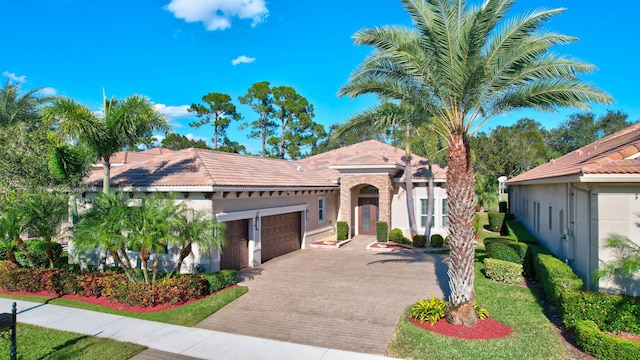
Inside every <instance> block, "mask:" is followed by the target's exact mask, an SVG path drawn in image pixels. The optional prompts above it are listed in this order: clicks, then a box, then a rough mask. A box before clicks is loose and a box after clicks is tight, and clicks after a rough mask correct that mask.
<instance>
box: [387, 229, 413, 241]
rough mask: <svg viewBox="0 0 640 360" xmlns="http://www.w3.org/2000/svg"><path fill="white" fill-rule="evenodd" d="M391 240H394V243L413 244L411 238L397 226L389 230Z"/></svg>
mask: <svg viewBox="0 0 640 360" xmlns="http://www.w3.org/2000/svg"><path fill="white" fill-rule="evenodd" d="M389 241H393V242H394V243H397V244H407V245H410V244H411V240H409V239H408V238H407V237H405V236H404V234H403V233H402V230H400V229H398V228H395V229H393V230H391V231H389Z"/></svg>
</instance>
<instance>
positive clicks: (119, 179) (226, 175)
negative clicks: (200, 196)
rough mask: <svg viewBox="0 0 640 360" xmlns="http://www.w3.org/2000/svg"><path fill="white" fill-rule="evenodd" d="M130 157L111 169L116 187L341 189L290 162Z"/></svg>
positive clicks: (222, 156) (92, 180) (228, 156)
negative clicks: (133, 158) (330, 187)
mask: <svg viewBox="0 0 640 360" xmlns="http://www.w3.org/2000/svg"><path fill="white" fill-rule="evenodd" d="M164 150H166V149H164ZM130 155H131V154H126V156H125V157H126V159H127V161H125V163H124V164H123V165H121V166H113V167H111V184H112V186H247V187H249V186H255V187H327V186H334V187H335V186H337V185H336V184H335V183H333V182H331V181H329V180H327V179H325V178H324V177H322V176H320V175H319V174H317V173H315V172H313V171H305V170H304V169H302V168H301V167H300V165H299V164H297V163H295V162H292V161H288V160H279V159H268V158H260V157H255V156H247V155H239V154H232V153H225V152H219V151H213V150H202V149H183V150H179V151H170V150H169V151H157V152H154V153H147V154H145V155H143V156H142V157H138V158H137V159H136V160H138V161H135V162H134V161H131V159H132V157H131V156H130ZM138 155H140V154H138ZM119 156H120V155H118V156H116V158H119ZM102 176H103V172H102V169H96V170H94V171H93V172H92V173H91V174H90V175H89V178H88V179H87V183H88V185H89V186H96V187H99V186H102Z"/></svg>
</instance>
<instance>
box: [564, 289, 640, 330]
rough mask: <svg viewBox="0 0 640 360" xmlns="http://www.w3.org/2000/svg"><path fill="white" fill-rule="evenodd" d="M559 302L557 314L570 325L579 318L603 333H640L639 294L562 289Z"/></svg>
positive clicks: (572, 325)
mask: <svg viewBox="0 0 640 360" xmlns="http://www.w3.org/2000/svg"><path fill="white" fill-rule="evenodd" d="M561 301H562V306H561V307H560V314H561V315H562V320H563V321H564V323H565V324H566V325H567V326H568V327H569V328H572V327H574V326H575V324H576V323H577V322H578V321H580V320H590V321H593V322H594V323H596V325H597V326H598V328H600V329H602V330H603V331H606V332H612V333H617V332H621V331H626V332H631V333H634V334H640V297H636V296H627V295H618V294H607V293H598V292H588V291H565V292H563V293H562V296H561Z"/></svg>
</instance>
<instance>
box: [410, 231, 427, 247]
mask: <svg viewBox="0 0 640 360" xmlns="http://www.w3.org/2000/svg"><path fill="white" fill-rule="evenodd" d="M426 244H427V237H426V236H424V235H422V234H418V235H415V236H414V237H413V246H414V247H417V248H423V247H424V246H425V245H426Z"/></svg>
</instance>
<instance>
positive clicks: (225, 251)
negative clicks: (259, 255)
mask: <svg viewBox="0 0 640 360" xmlns="http://www.w3.org/2000/svg"><path fill="white" fill-rule="evenodd" d="M225 224H226V227H227V228H226V230H225V232H224V235H225V238H226V239H227V245H226V246H225V247H224V248H222V255H221V256H220V269H235V270H240V269H243V268H246V267H247V266H249V220H248V219H244V220H236V221H228V222H226V223H225Z"/></svg>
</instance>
